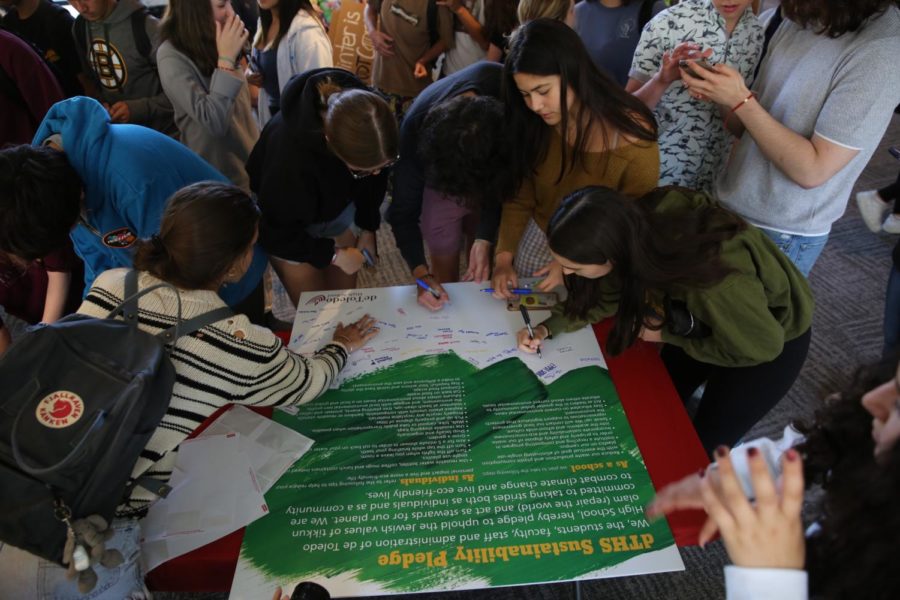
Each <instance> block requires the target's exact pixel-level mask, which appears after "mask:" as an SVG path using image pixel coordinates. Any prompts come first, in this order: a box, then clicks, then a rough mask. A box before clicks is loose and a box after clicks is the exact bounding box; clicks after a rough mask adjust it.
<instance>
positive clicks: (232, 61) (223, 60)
mask: <svg viewBox="0 0 900 600" xmlns="http://www.w3.org/2000/svg"><path fill="white" fill-rule="evenodd" d="M217 60H220V61H222V62H227V63H229V64H231V66H232V67H233V66H234V65H235V64H236V63H237V61H236V60H235V59H233V58H229V57H227V56H219V57H218V59H217Z"/></svg>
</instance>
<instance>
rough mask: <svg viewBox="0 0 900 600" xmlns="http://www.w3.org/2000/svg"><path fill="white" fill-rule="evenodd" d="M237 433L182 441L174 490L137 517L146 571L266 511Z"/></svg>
mask: <svg viewBox="0 0 900 600" xmlns="http://www.w3.org/2000/svg"><path fill="white" fill-rule="evenodd" d="M240 437H241V436H240V434H237V433H229V434H227V435H215V436H208V437H202V438H196V439H193V440H185V441H184V442H182V443H181V446H180V447H179V450H178V459H177V461H176V470H175V472H173V474H172V478H171V479H170V483H171V484H172V487H173V489H172V492H171V493H170V494H169V495H168V496H167V497H166V498H163V499H161V500H159V501H158V502H156V503H155V504H153V505H152V506H151V507H150V510H149V511H148V513H147V516H146V517H145V518H144V519H143V520H142V521H141V529H142V533H143V538H142V542H141V554H142V557H141V560H142V563H143V566H144V570H145V572H146V571H150V570H152V569H153V568H155V567H157V566H158V565H160V564H162V563H164V562H166V561H167V560H170V559H172V558H175V557H176V556H180V555H182V554H185V553H187V552H190V551H191V550H194V549H196V548H199V547H201V546H205V545H206V544H208V543H210V542H213V541H215V540H217V539H219V538H221V537H224V536H226V535H228V534H229V533H231V532H233V531H236V530H238V529H240V528H241V527H245V526H247V525H249V524H250V523H252V522H253V521H255V520H256V519H258V518H260V517H262V516H264V515H266V514H268V511H269V508H268V506H267V505H266V500H265V498H264V497H263V493H262V490H261V489H260V487H259V484H258V483H257V481H256V475H255V474H254V472H253V468H252V467H251V466H250V458H249V456H248V454H247V453H246V452H245V451H244V450H243V448H242V444H241V439H240Z"/></svg>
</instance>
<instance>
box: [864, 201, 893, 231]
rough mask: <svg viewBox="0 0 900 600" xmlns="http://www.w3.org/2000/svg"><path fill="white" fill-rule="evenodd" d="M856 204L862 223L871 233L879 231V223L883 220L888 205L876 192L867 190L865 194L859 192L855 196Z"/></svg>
mask: <svg viewBox="0 0 900 600" xmlns="http://www.w3.org/2000/svg"><path fill="white" fill-rule="evenodd" d="M856 204H857V205H858V206H859V214H860V216H862V220H863V223H865V224H866V227H868V228H869V231H871V232H872V233H878V232H879V231H881V222H882V221H883V220H884V213H886V212H887V211H888V208H890V207H889V206H888V203H887V202H885V201H884V200H882V199H881V196H879V195H878V192H876V191H875V190H869V191H867V192H859V193H858V194H856Z"/></svg>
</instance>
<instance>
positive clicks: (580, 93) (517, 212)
mask: <svg viewBox="0 0 900 600" xmlns="http://www.w3.org/2000/svg"><path fill="white" fill-rule="evenodd" d="M503 86H504V89H503V94H504V98H505V101H506V105H507V113H508V119H507V120H508V122H509V127H510V131H512V132H514V133H515V134H516V135H518V136H519V139H518V140H517V142H516V143H515V144H514V149H513V152H514V156H515V158H514V164H513V169H514V170H515V174H516V176H517V178H518V179H519V180H520V181H521V182H522V183H521V186H520V188H519V192H518V193H517V194H516V196H515V198H514V199H513V200H511V201H510V202H507V203H506V204H505V205H504V207H503V217H502V219H501V224H500V233H499V239H498V241H497V248H496V257H495V258H496V264H495V268H494V276H493V279H492V283H493V287H494V289H495V290H497V292H496V296H498V297H510V294H509V287H510V285H512V286H516V285H517V284H518V279H517V276H516V271H518V272H520V273H528V274H531V273H532V272H533V271H534V270H535V269H540V270H539V271H538V272H537V274H543V275H547V277H546V278H545V279H544V281H543V282H542V284H541V285H540V286H539V289H541V290H543V291H548V290H551V289H553V288H554V287H556V286H557V285H560V284H561V283H562V274H561V270H560V268H559V265H558V264H557V263H555V261H552V260H551V259H550V257H549V254H547V251H546V242H545V240H544V239H543V231H544V230H545V228H546V226H547V222H548V221H549V220H550V216H551V215H552V214H553V211H554V210H555V209H556V207H557V206H558V204H559V199H560V198H562V197H564V196H566V195H567V194H570V193H572V192H574V191H575V190H577V189H579V188H582V187H585V186H589V185H604V186H608V187H611V188H613V189H617V190H620V191H621V192H623V193H624V194H626V195H629V196H635V197H637V196H640V195H642V194H644V193H646V192H648V191H650V190H651V189H653V187H654V186H655V185H656V178H657V176H658V175H659V151H658V149H657V146H656V126H655V123H654V121H653V115H652V114H651V113H650V111H649V110H648V109H647V107H646V106H644V105H643V104H642V103H641V102H639V101H638V100H636V99H635V98H634V97H633V96H631V95H630V94H626V93H625V92H624V91H623V90H622V89H621V88H620V87H619V85H618V84H616V82H614V81H612V80H611V79H610V78H609V77H607V76H606V75H605V74H603V73H601V72H600V71H599V70H597V68H596V67H595V66H594V63H593V61H591V59H590V57H589V56H588V54H587V51H586V50H585V48H584V44H582V42H581V39H580V38H579V37H578V34H577V33H575V31H574V30H572V29H571V28H570V27H568V26H567V25H566V24H564V23H562V22H560V21H554V20H550V19H537V20H535V21H529V22H528V23H526V24H525V25H523V26H522V27H520V28H519V29H518V30H517V31H516V33H515V34H514V35H513V37H512V40H511V42H510V47H509V56H508V57H507V59H506V63H505V65H504V81H503ZM530 221H533V225H530V224H529V222H530ZM526 227H531V228H532V230H535V231H536V234H534V235H532V234H529V235H526V239H533V240H534V243H533V244H532V246H533V247H534V248H533V249H528V248H525V249H520V248H519V243H520V241H521V240H522V239H523V234H525V232H526ZM523 246H525V244H524V243H523ZM517 254H519V256H517ZM514 257H516V263H517V264H516V267H517V268H516V269H514V268H513V258H514Z"/></svg>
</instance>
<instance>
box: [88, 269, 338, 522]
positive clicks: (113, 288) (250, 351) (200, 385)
mask: <svg viewBox="0 0 900 600" xmlns="http://www.w3.org/2000/svg"><path fill="white" fill-rule="evenodd" d="M127 272H128V270H127V269H113V270H110V271H106V272H105V273H103V274H101V275H100V276H99V277H97V279H96V280H95V281H94V285H93V287H92V288H91V290H90V292H89V293H88V295H87V297H86V298H85V299H84V302H83V303H82V305H81V307H80V308H79V309H78V312H79V313H80V314H84V315H89V316H92V317H105V316H106V315H107V314H108V313H109V312H110V311H111V310H112V309H114V308H115V307H116V306H117V305H118V304H119V303H121V302H122V299H123V296H124V287H125V274H126V273H127ZM157 283H160V280H159V279H157V278H155V277H153V276H152V275H150V274H148V273H141V275H140V277H139V280H138V286H139V289H143V288H145V287H149V286H152V285H154V284H157ZM181 303H182V319H185V320H186V319H190V318H192V317H195V316H198V315H201V314H203V313H205V312H208V311H210V310H213V309H216V308H219V307H221V306H224V304H225V303H224V302H223V301H222V299H221V298H220V297H219V296H218V295H217V294H216V293H215V292H213V291H207V290H192V291H182V292H181ZM177 312H178V309H177V301H176V297H175V293H174V292H173V291H172V290H170V289H159V290H155V291H153V292H150V293H149V294H147V295H146V296H144V297H142V298H141V300H140V306H139V310H138V319H139V327H140V328H141V329H142V330H144V331H147V332H150V333H154V334H155V333H158V332H160V331H162V330H164V329H167V328H169V327H171V326H172V325H173V324H174V323H175V320H176V315H177ZM170 357H171V360H172V364H173V365H174V367H175V386H174V388H173V389H172V400H171V402H170V403H169V408H168V410H167V411H166V414H165V416H164V417H163V419H162V421H161V422H160V423H159V425H158V426H157V428H156V431H155V432H154V433H153V435H152V436H151V437H150V440H149V441H148V442H147V446H146V447H145V448H144V450H143V452H142V453H141V456H140V458H138V461H137V463H136V464H135V466H134V469H133V470H132V473H131V477H132V480H134V479H136V478H138V477H144V476H146V477H152V478H154V479H159V480H162V481H164V482H165V481H168V480H169V477H170V476H171V474H172V468H173V466H174V465H175V456H176V452H177V449H178V445H179V444H180V443H181V441H182V440H184V439H185V438H186V437H187V436H188V435H189V434H190V433H191V432H192V431H194V429H196V428H197V426H198V425H200V423H202V422H203V421H204V420H206V418H207V417H208V416H210V415H211V414H212V413H214V412H215V411H216V410H217V409H218V408H220V407H221V406H224V405H226V404H229V403H236V404H244V405H247V406H284V405H290V404H301V403H303V402H309V401H310V400H312V399H314V398H316V397H318V396H319V395H321V394H322V393H323V392H324V391H325V390H327V389H328V387H329V386H330V385H331V382H332V380H333V379H334V377H335V376H336V375H337V374H338V373H339V372H340V370H341V369H342V368H343V367H344V364H345V363H346V361H347V351H346V349H345V348H344V346H342V345H341V344H338V343H331V344H328V345H326V346H325V347H323V348H322V349H321V350H319V351H318V352H317V353H316V354H315V355H314V356H313V357H311V358H306V357H304V356H300V355H298V354H294V353H293V352H290V351H288V350H286V349H285V348H284V346H283V345H282V343H281V340H279V339H278V338H277V337H276V336H275V334H273V333H272V332H271V331H269V330H268V329H265V328H262V327H258V326H256V325H253V324H251V323H250V321H249V319H247V317H246V316H244V315H234V316H233V317H230V318H228V319H224V320H222V321H219V322H217V323H214V324H213V325H210V326H207V327H204V328H203V329H201V330H199V331H197V332H195V333H193V334H191V335H189V336H183V337H181V338H180V339H179V340H178V341H177V343H176V344H175V347H174V348H173V350H172V352H171V354H170ZM153 500H156V496H155V495H154V494H152V493H150V492H149V491H147V490H145V489H144V488H142V487H140V486H138V487H135V488H134V490H133V492H132V494H131V496H130V497H129V498H126V499H125V500H124V503H123V504H121V505H120V506H119V507H118V510H117V514H118V516H124V517H128V516H141V515H142V514H143V513H145V512H146V509H147V507H148V505H149V504H150V503H151V502H152V501H153Z"/></svg>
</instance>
